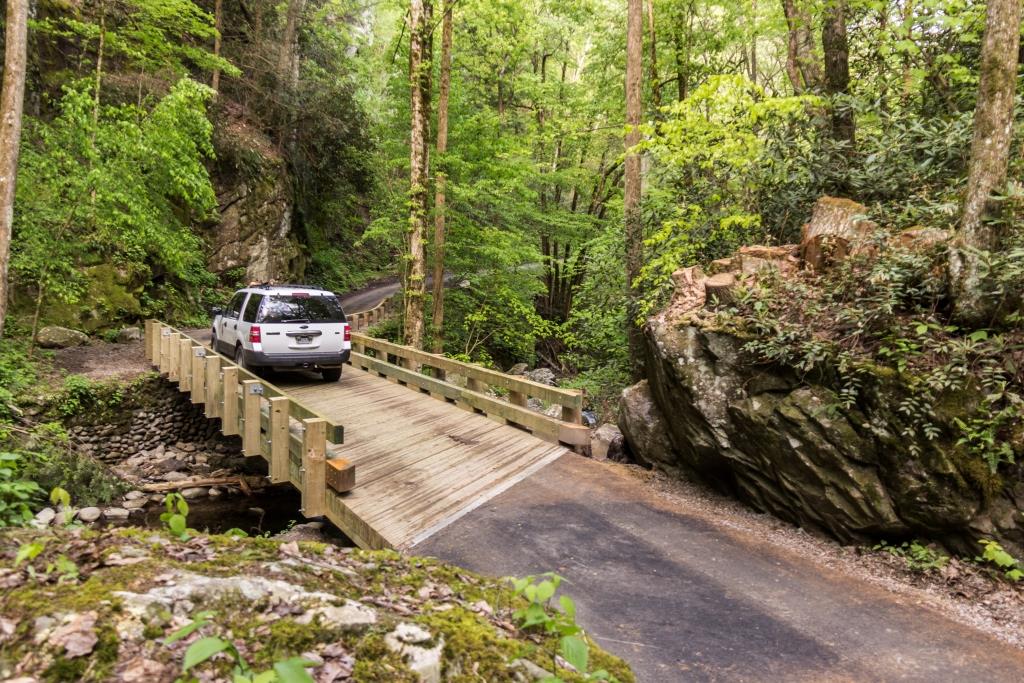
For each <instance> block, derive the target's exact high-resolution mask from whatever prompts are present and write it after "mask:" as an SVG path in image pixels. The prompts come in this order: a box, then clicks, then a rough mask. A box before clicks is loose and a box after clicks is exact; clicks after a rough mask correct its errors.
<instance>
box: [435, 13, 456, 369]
mask: <svg viewBox="0 0 1024 683" xmlns="http://www.w3.org/2000/svg"><path fill="white" fill-rule="evenodd" d="M442 7H443V10H442V11H443V12H444V18H443V19H442V21H441V84H440V86H439V88H438V93H437V154H438V156H439V157H443V156H444V153H445V152H447V151H448V95H449V93H450V91H451V84H452V33H453V27H452V22H453V20H454V17H452V11H453V8H452V0H444V4H443V5H442ZM447 182H448V174H447V173H445V172H444V171H443V170H438V172H437V178H436V180H435V189H434V283H433V292H432V293H433V306H434V310H433V316H432V319H431V335H430V336H431V342H430V343H431V350H432V351H433V352H434V353H441V352H442V351H444V243H445V219H446V216H445V207H446V202H447V198H446V197H445V185H446V184H447Z"/></svg>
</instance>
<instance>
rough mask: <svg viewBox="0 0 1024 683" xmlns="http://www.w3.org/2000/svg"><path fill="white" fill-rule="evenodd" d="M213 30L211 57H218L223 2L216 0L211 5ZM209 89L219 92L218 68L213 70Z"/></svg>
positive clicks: (222, 22)
mask: <svg viewBox="0 0 1024 683" xmlns="http://www.w3.org/2000/svg"><path fill="white" fill-rule="evenodd" d="M213 28H214V30H216V33H215V34H214V36H213V56H214V57H220V41H221V36H220V34H221V31H222V30H223V28H224V0H216V1H215V2H214V3H213ZM210 87H211V88H213V91H214V92H215V93H219V92H220V68H215V69H214V70H213V77H212V78H211V79H210Z"/></svg>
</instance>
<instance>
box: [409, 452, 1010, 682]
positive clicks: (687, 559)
mask: <svg viewBox="0 0 1024 683" xmlns="http://www.w3.org/2000/svg"><path fill="white" fill-rule="evenodd" d="M411 552H413V553H415V554H421V555H431V556H435V557H439V558H441V559H444V560H447V561H450V562H454V563H456V564H459V565H462V566H465V567H468V568H470V569H473V570H475V571H478V572H482V573H485V574H490V575H496V576H512V575H514V576H523V575H526V574H535V573H539V572H544V571H549V570H554V571H557V572H559V573H560V574H562V575H563V576H565V577H566V578H567V579H568V581H569V582H570V585H568V586H567V587H566V589H565V590H566V593H568V594H569V595H571V596H573V597H574V598H575V599H576V601H577V603H578V606H579V615H580V617H579V618H580V622H581V623H582V624H583V625H584V626H585V627H586V628H587V629H588V631H589V632H590V633H591V634H592V635H593V636H594V637H595V639H596V640H597V641H598V642H599V643H601V644H602V646H604V647H605V648H606V649H608V650H610V651H611V652H614V653H616V654H618V655H620V656H622V657H624V658H625V659H626V660H627V661H628V662H630V664H631V665H632V666H633V668H634V670H635V671H636V673H637V675H638V678H639V680H641V681H649V682H651V683H661V682H663V681H665V682H668V681H824V680H827V681H894V680H903V681H1018V682H1019V681H1022V680H1024V652H1021V651H1019V650H1016V649H1014V648H1011V647H1009V646H1006V645H1003V644H1002V643H1000V642H998V641H996V640H995V639H993V638H991V637H989V636H987V635H984V634H982V633H980V632H978V631H975V630H973V629H970V628H967V627H965V626H961V625H959V624H957V623H955V622H952V621H950V620H948V619H946V618H945V617H943V616H941V615H940V614H938V613H936V612H933V611H931V610H930V609H928V608H926V607H922V606H919V605H915V604H913V603H912V601H911V599H910V598H905V597H901V596H895V595H893V594H891V593H889V592H887V591H885V590H883V589H881V588H877V587H874V586H872V585H870V584H867V583H864V582H862V581H859V580H854V579H851V578H847V577H844V576H837V575H830V574H829V573H827V570H826V569H824V567H822V566H819V565H816V564H814V563H810V562H808V561H806V560H804V559H803V558H799V557H793V556H792V555H791V554H789V553H786V552H785V551H782V550H779V549H777V548H775V547H773V546H771V545H770V544H769V543H768V542H767V541H766V540H765V539H762V538H757V537H753V536H749V535H745V534H743V533H742V532H737V531H735V530H732V529H726V528H725V527H721V526H718V525H716V524H715V523H714V522H713V521H708V520H706V519H704V518H702V517H700V516H698V515H697V514H691V513H690V512H688V511H687V510H686V509H684V508H682V507H681V504H675V503H669V502H667V501H665V500H663V499H661V498H659V497H656V496H655V495H654V494H652V493H650V492H648V491H647V489H646V488H645V487H644V486H642V485H641V484H640V483H639V482H638V481H637V480H635V479H634V478H633V477H631V476H630V475H629V474H628V473H626V472H624V471H623V470H622V468H619V467H616V466H614V465H605V464H601V463H597V462H594V461H591V460H587V459H585V458H582V457H579V456H567V457H563V458H562V459H561V460H559V461H558V462H556V463H554V464H552V465H549V466H547V467H546V468H544V469H543V470H541V471H540V472H538V473H537V474H534V475H533V476H531V477H530V478H528V479H526V480H525V481H523V482H521V483H520V484H517V485H516V486H515V487H513V488H511V489H510V490H509V491H507V492H505V493H504V494H502V495H501V496H499V497H497V498H495V499H493V500H492V501H490V502H489V503H487V504H486V505H484V506H483V507H481V508H479V509H478V510H476V511H475V512H474V513H473V514H471V515H468V516H467V517H464V518H463V519H461V520H459V521H457V522H455V523H454V524H452V525H451V526H449V527H447V528H446V529H444V530H442V531H441V532H440V533H438V534H437V535H435V536H433V537H432V538H430V539H427V540H426V541H424V542H423V543H421V544H420V545H418V546H416V547H414V548H413V549H412V551H411Z"/></svg>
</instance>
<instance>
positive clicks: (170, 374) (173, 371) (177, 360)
mask: <svg viewBox="0 0 1024 683" xmlns="http://www.w3.org/2000/svg"><path fill="white" fill-rule="evenodd" d="M179 339H181V335H180V334H178V333H177V332H171V336H170V341H169V342H168V345H167V356H168V364H167V379H169V380H171V381H174V382H177V381H178V376H179V372H178V369H179V367H180V366H181V354H180V353H178V340H179Z"/></svg>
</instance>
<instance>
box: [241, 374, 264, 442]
mask: <svg viewBox="0 0 1024 683" xmlns="http://www.w3.org/2000/svg"><path fill="white" fill-rule="evenodd" d="M262 396H263V385H262V384H261V383H260V382H259V381H257V380H252V379H247V380H245V381H244V382H242V400H243V405H244V406H245V408H244V410H243V411H242V453H244V454H245V455H250V456H251V455H261V450H260V398H261V397H262Z"/></svg>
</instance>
